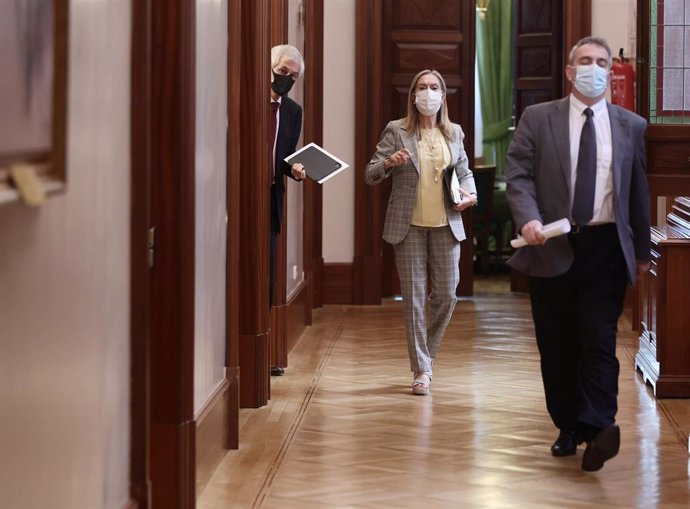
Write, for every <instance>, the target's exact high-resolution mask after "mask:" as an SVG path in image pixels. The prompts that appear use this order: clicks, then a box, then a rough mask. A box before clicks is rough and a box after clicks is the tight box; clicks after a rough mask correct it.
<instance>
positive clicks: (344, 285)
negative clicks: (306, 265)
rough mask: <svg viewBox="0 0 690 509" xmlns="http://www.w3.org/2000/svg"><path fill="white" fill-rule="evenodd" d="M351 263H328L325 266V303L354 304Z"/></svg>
mask: <svg viewBox="0 0 690 509" xmlns="http://www.w3.org/2000/svg"><path fill="white" fill-rule="evenodd" d="M353 276H354V271H353V266H352V264H351V263H326V264H324V266H323V303H324V304H353V303H354V302H353V299H352V282H353Z"/></svg>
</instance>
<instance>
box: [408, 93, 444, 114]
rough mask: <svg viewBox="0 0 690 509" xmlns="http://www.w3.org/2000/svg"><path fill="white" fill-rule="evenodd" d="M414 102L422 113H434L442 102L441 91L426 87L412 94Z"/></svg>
mask: <svg viewBox="0 0 690 509" xmlns="http://www.w3.org/2000/svg"><path fill="white" fill-rule="evenodd" d="M414 98H415V99H414V104H415V106H417V110H419V113H421V114H422V115H428V116H431V115H436V113H438V110H440V109H441V104H442V102H443V92H441V91H440V90H432V89H430V88H427V89H426V90H421V91H419V92H417V93H416V94H415V95H414Z"/></svg>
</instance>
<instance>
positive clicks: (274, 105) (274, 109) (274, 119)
mask: <svg viewBox="0 0 690 509" xmlns="http://www.w3.org/2000/svg"><path fill="white" fill-rule="evenodd" d="M278 108H280V103H279V102H277V101H271V168H270V171H269V172H268V182H269V185H272V184H273V179H274V178H275V175H276V162H275V160H274V157H275V155H274V147H275V142H276V127H277V126H278Z"/></svg>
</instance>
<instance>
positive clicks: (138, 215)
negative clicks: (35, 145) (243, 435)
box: [129, 0, 151, 509]
mask: <svg viewBox="0 0 690 509" xmlns="http://www.w3.org/2000/svg"><path fill="white" fill-rule="evenodd" d="M131 8H132V51H131V58H132V63H131V79H130V93H131V99H130V102H131V107H130V151H131V170H130V174H131V182H130V186H131V193H132V194H131V210H130V228H131V232H130V263H131V269H130V352H131V353H130V356H131V361H130V380H131V387H130V413H131V415H130V425H131V428H130V462H129V465H130V466H129V479H130V488H129V496H130V499H131V502H130V505H132V506H136V507H137V508H139V509H145V508H147V507H148V506H149V502H150V500H149V494H150V492H151V478H150V458H149V440H150V426H149V424H150V414H149V413H150V387H149V377H150V365H149V364H150V355H149V349H150V338H149V267H148V260H147V248H146V245H147V241H148V228H149V222H148V218H149V205H150V204H149V192H150V166H149V165H150V157H151V137H150V133H151V115H150V113H151V110H150V109H149V106H148V105H149V103H150V100H149V99H150V86H151V74H150V72H151V44H150V29H151V25H150V24H151V17H150V14H151V0H131Z"/></svg>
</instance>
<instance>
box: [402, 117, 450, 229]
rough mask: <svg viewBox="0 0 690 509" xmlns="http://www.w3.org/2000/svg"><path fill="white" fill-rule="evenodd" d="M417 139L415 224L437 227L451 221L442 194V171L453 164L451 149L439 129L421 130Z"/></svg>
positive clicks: (413, 222) (413, 211)
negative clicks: (417, 178) (417, 172)
mask: <svg viewBox="0 0 690 509" xmlns="http://www.w3.org/2000/svg"><path fill="white" fill-rule="evenodd" d="M420 134H421V136H420V139H419V141H418V142H417V147H418V153H419V182H418V184H417V200H416V202H415V206H414V209H413V210H412V221H411V222H410V224H412V225H414V226H426V227H437V226H445V225H447V224H448V216H446V208H445V201H444V199H445V197H444V196H443V192H444V191H443V170H444V168H446V167H447V166H448V165H449V164H450V149H449V148H448V143H447V142H446V139H445V138H444V137H443V134H441V131H440V130H439V129H438V128H434V129H420Z"/></svg>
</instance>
